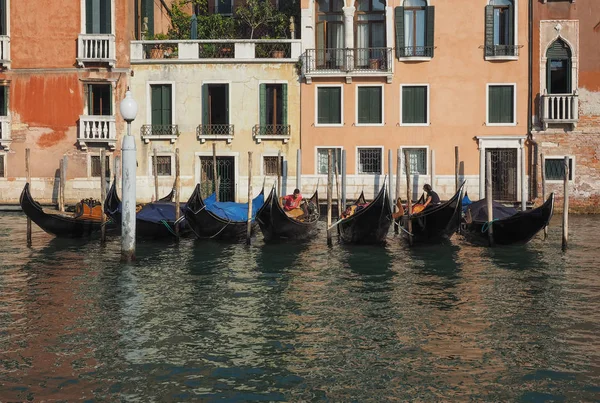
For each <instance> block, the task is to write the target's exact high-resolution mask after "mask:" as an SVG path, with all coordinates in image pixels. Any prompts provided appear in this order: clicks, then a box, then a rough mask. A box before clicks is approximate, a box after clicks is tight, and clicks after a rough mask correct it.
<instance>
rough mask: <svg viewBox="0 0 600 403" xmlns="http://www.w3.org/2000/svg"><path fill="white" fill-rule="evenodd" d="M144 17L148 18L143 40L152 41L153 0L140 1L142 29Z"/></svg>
mask: <svg viewBox="0 0 600 403" xmlns="http://www.w3.org/2000/svg"><path fill="white" fill-rule="evenodd" d="M144 17H146V18H148V32H147V33H146V37H145V38H144V39H152V38H154V0H142V27H143V26H144ZM140 31H141V30H140Z"/></svg>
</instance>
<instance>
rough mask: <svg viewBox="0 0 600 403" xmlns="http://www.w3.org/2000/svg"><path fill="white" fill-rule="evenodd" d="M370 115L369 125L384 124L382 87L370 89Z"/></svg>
mask: <svg viewBox="0 0 600 403" xmlns="http://www.w3.org/2000/svg"><path fill="white" fill-rule="evenodd" d="M370 93H371V95H370V97H369V98H370V100H369V105H370V113H369V115H370V116H369V123H382V121H381V95H382V94H381V87H372V88H370Z"/></svg>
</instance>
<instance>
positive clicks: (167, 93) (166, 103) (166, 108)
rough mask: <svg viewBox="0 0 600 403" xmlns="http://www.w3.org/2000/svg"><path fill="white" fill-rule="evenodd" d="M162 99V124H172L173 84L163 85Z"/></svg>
mask: <svg viewBox="0 0 600 403" xmlns="http://www.w3.org/2000/svg"><path fill="white" fill-rule="evenodd" d="M161 87H162V97H161V98H162V99H161V111H162V124H163V125H170V124H172V123H173V121H172V115H171V86H170V85H162V86H161Z"/></svg>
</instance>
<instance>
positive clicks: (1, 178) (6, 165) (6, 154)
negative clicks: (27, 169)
mask: <svg viewBox="0 0 600 403" xmlns="http://www.w3.org/2000/svg"><path fill="white" fill-rule="evenodd" d="M0 156H2V157H4V158H3V159H2V167H3V168H4V169H3V171H4V176H0V180H6V178H8V174H7V171H6V170H7V168H8V164H7V163H6V160H7V159H8V153H6V152H2V151H0Z"/></svg>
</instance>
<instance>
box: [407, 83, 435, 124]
mask: <svg viewBox="0 0 600 403" xmlns="http://www.w3.org/2000/svg"><path fill="white" fill-rule="evenodd" d="M428 92H429V87H428V86H426V85H403V86H402V124H405V125H406V124H414V125H427V124H429V110H428V109H429V108H428V103H429V94H428Z"/></svg>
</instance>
